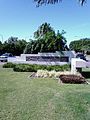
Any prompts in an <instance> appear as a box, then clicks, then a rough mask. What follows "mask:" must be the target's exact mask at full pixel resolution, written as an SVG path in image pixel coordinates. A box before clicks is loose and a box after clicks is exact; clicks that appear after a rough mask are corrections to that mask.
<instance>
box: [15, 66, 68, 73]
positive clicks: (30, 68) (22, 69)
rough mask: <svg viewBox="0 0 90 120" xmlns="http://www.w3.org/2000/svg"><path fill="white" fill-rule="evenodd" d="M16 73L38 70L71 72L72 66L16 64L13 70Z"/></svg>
mask: <svg viewBox="0 0 90 120" xmlns="http://www.w3.org/2000/svg"><path fill="white" fill-rule="evenodd" d="M13 70H14V71H17V72H36V71H37V70H48V71H51V70H55V71H66V70H70V65H62V66H59V65H55V66H54V65H53V66H51V65H49V66H46V65H30V64H16V65H15V66H14V68H13Z"/></svg>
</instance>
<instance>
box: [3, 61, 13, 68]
mask: <svg viewBox="0 0 90 120" xmlns="http://www.w3.org/2000/svg"><path fill="white" fill-rule="evenodd" d="M14 67H15V64H14V63H11V62H8V63H5V64H4V65H3V68H14Z"/></svg>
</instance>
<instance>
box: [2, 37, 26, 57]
mask: <svg viewBox="0 0 90 120" xmlns="http://www.w3.org/2000/svg"><path fill="white" fill-rule="evenodd" d="M26 44H27V42H26V41H25V40H23V39H22V40H19V39H18V37H10V38H8V40H6V41H5V42H4V43H1V42H0V54H3V53H6V52H7V53H12V54H13V55H16V56H18V55H20V54H22V53H23V51H24V49H25V47H26Z"/></svg>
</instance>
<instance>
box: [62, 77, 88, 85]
mask: <svg viewBox="0 0 90 120" xmlns="http://www.w3.org/2000/svg"><path fill="white" fill-rule="evenodd" d="M60 80H61V81H62V83H70V84H81V83H86V81H85V78H84V77H82V76H77V75H60Z"/></svg>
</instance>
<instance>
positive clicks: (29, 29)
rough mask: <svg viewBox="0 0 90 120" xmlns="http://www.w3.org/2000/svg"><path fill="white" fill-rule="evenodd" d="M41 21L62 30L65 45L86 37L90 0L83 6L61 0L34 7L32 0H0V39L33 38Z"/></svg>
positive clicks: (89, 33)
mask: <svg viewBox="0 0 90 120" xmlns="http://www.w3.org/2000/svg"><path fill="white" fill-rule="evenodd" d="M44 22H48V23H50V24H51V26H52V27H53V28H54V29H55V31H57V30H60V31H61V30H65V31H66V34H65V35H64V36H65V37H66V39H67V42H68V44H69V43H70V42H71V41H72V40H77V39H80V38H86V37H88V38H90V0H87V4H85V5H84V6H83V7H81V6H80V5H79V3H78V2H77V0H63V2H61V3H59V4H55V5H47V6H44V5H43V6H41V7H39V8H36V5H35V3H34V2H33V0H0V40H1V36H3V39H4V40H7V39H8V38H9V37H10V36H14V37H18V38H20V39H22V38H24V39H26V40H27V41H28V40H29V38H32V37H33V33H34V31H36V30H37V28H38V27H39V26H40V25H41V24H42V23H44Z"/></svg>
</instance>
